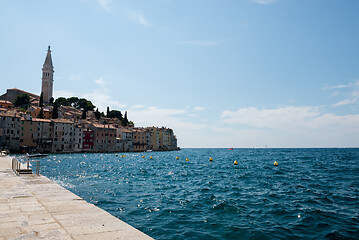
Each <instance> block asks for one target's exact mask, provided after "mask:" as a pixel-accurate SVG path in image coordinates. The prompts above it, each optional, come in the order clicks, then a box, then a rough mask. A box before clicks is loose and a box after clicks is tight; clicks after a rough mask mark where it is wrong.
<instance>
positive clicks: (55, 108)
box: [52, 102, 59, 119]
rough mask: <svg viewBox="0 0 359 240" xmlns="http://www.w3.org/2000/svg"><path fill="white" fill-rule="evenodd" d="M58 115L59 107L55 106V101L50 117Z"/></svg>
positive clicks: (54, 117)
mask: <svg viewBox="0 0 359 240" xmlns="http://www.w3.org/2000/svg"><path fill="white" fill-rule="evenodd" d="M58 117H59V109H58V106H57V102H55V103H54V108H53V110H52V118H53V119H56V118H58Z"/></svg>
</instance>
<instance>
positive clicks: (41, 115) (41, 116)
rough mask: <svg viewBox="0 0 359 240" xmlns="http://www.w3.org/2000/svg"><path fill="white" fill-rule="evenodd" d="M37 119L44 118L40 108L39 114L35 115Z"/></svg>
mask: <svg viewBox="0 0 359 240" xmlns="http://www.w3.org/2000/svg"><path fill="white" fill-rule="evenodd" d="M37 118H45V116H44V110H43V109H42V108H41V110H40V112H39V114H37Z"/></svg>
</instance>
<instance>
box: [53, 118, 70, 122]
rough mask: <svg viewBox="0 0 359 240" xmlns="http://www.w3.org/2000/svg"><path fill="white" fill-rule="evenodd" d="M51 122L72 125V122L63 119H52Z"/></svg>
mask: <svg viewBox="0 0 359 240" xmlns="http://www.w3.org/2000/svg"><path fill="white" fill-rule="evenodd" d="M52 121H53V122H55V123H74V122H73V121H70V120H67V119H63V118H57V119H52Z"/></svg>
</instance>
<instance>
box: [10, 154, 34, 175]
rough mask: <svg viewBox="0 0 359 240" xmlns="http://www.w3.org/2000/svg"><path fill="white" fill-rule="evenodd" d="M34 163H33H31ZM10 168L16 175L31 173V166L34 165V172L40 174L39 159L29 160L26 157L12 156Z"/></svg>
mask: <svg viewBox="0 0 359 240" xmlns="http://www.w3.org/2000/svg"><path fill="white" fill-rule="evenodd" d="M32 163H35V164H32ZM11 165H12V170H13V171H14V172H15V173H16V175H20V174H33V172H32V167H33V165H35V168H36V169H35V174H36V175H40V161H39V160H30V159H29V158H28V157H14V158H13V159H12V164H11Z"/></svg>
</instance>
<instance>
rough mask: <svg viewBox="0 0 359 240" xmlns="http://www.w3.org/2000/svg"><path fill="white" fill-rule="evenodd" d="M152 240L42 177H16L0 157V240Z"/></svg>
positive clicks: (5, 159)
mask: <svg viewBox="0 0 359 240" xmlns="http://www.w3.org/2000/svg"><path fill="white" fill-rule="evenodd" d="M5 239H6V240H7V239H101V240H102V239H111V240H112V239H152V238H151V237H149V236H147V235H146V234H144V233H142V232H140V231H139V230H137V229H135V228H133V227H131V226H130V225H128V224H127V223H125V222H123V221H121V220H119V219H118V218H116V217H114V216H112V215H111V214H109V213H108V212H106V211H104V210H102V209H100V208H98V207H96V206H95V205H93V204H90V203H88V202H86V201H85V200H84V199H82V198H80V197H79V196H77V195H75V194H73V193H72V192H70V191H68V190H66V189H65V188H63V187H61V186H59V185H58V184H56V183H54V182H52V181H51V180H49V179H48V178H47V177H45V176H41V175H40V176H37V175H21V176H17V175H16V174H15V173H14V172H13V171H12V170H11V157H9V156H2V157H0V240H5Z"/></svg>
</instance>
